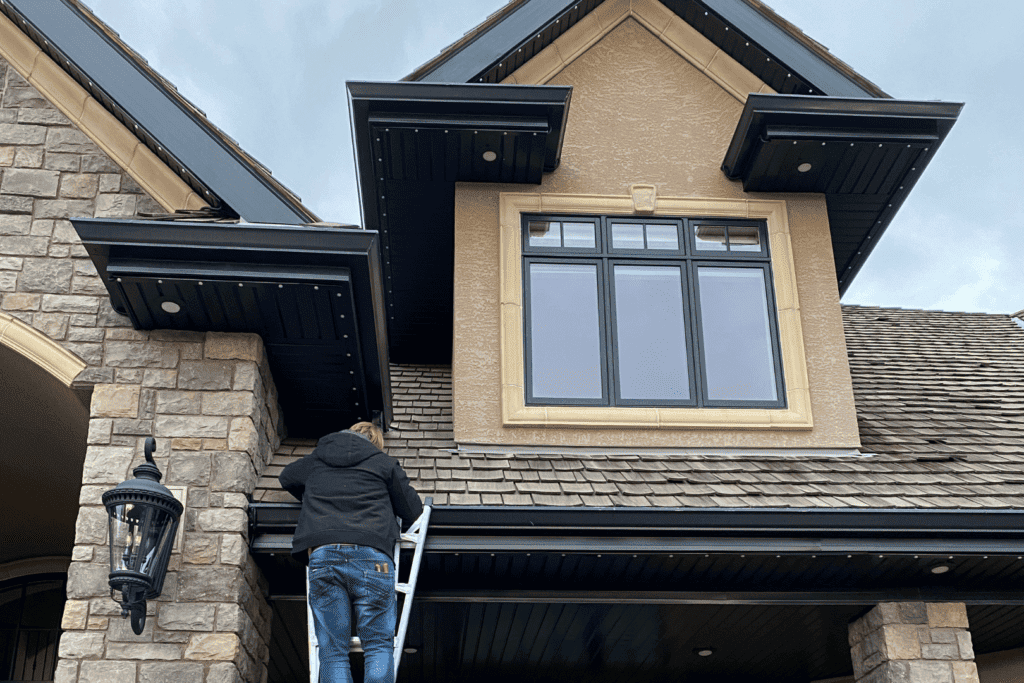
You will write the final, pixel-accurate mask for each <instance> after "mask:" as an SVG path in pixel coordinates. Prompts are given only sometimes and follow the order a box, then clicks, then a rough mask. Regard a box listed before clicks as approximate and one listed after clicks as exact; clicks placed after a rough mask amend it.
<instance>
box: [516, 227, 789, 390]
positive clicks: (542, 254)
mask: <svg viewBox="0 0 1024 683" xmlns="http://www.w3.org/2000/svg"><path fill="white" fill-rule="evenodd" d="M573 220H577V221H593V222H594V223H595V227H596V234H595V248H593V249H572V248H564V247H536V246H535V247H531V246H530V245H529V228H528V226H529V222H530V221H559V222H572V221H573ZM612 223H634V224H640V225H649V224H663V225H668V224H672V225H675V226H676V227H677V235H678V237H679V245H678V249H676V250H662V249H649V248H646V245H647V241H646V230H645V233H644V234H645V249H644V250H637V249H614V248H613V247H612V234H611V233H612V228H611V226H612ZM708 224H711V225H715V226H725V227H726V228H727V231H728V228H730V227H733V226H735V227H748V228H749V227H757V229H758V235H759V240H760V245H761V249H760V251H757V252H754V251H729V250H728V249H726V250H723V251H709V250H698V249H696V244H695V228H696V226H699V225H708ZM520 243H521V245H522V259H521V260H522V264H521V268H522V278H523V342H524V353H525V358H524V370H525V373H526V377H524V394H525V399H526V405H537V406H540V405H551V406H581V407H590V406H593V407H622V408H628V407H664V408H757V409H776V408H786V407H787V396H786V388H785V377H784V375H783V368H782V345H781V342H780V337H779V332H780V330H779V321H778V309H777V306H776V303H775V288H774V286H773V282H774V281H773V273H772V267H771V252H770V245H769V244H768V228H767V223H766V221H764V220H754V219H736V218H715V217H694V218H690V217H680V218H674V217H664V216H657V217H654V216H652V217H649V218H647V217H642V216H640V217H637V216H617V215H614V214H611V215H596V214H572V215H570V214H541V213H524V214H522V217H521V225H520ZM532 263H564V264H583V263H589V264H596V265H597V282H598V285H597V286H598V296H597V300H598V325H599V328H598V329H599V336H600V344H601V347H600V354H601V361H600V363H601V387H602V398H601V399H564V398H562V399H555V398H548V397H544V396H537V395H535V394H534V392H533V354H532V339H531V315H532V311H531V293H532V292H531V281H530V264H532ZM616 265H650V266H658V265H663V266H669V265H675V266H678V267H679V268H680V271H681V278H682V280H681V281H682V286H683V289H684V292H683V299H682V302H683V323H684V326H685V333H684V338H685V341H686V344H687V354H686V356H687V360H686V367H687V377H688V380H689V391H690V398H689V399H686V400H682V399H675V400H672V399H661V400H650V399H623V398H622V396H621V389H620V386H619V381H618V377H617V374H618V373H617V371H616V368H617V363H618V358H617V353H618V344H617V343H616V335H617V327H616V324H617V317H616V310H615V279H614V268H615V266H616ZM702 266H705V267H706V266H710V267H740V268H750V267H756V268H760V269H761V270H762V271H763V272H764V278H765V280H764V281H765V299H766V302H767V308H768V311H767V313H768V333H769V339H770V346H771V354H772V368H773V372H774V376H775V392H776V397H777V399H776V400H775V401H761V400H722V399H717V400H715V399H711V398H708V396H707V390H706V387H707V367H706V363H705V350H704V348H703V343H702V339H703V317H702V315H701V308H700V285H699V282H698V275H697V269H698V268H700V267H702Z"/></svg>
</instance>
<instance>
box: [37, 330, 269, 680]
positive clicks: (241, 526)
mask: <svg viewBox="0 0 1024 683" xmlns="http://www.w3.org/2000/svg"><path fill="white" fill-rule="evenodd" d="M114 337H115V338H113V339H112V338H111V337H110V336H109V335H108V337H107V341H106V342H105V343H104V352H103V358H104V360H105V362H106V363H108V364H112V365H113V366H115V369H116V371H117V373H116V376H117V377H118V378H119V381H118V382H117V383H103V384H97V385H96V386H95V389H94V391H93V397H92V406H91V409H92V410H91V419H90V423H89V447H88V451H87V453H86V458H85V468H84V473H83V486H82V492H81V504H82V507H81V509H80V511H79V516H78V522H77V526H76V540H75V549H74V554H73V557H72V560H73V561H72V563H71V567H70V568H69V570H68V602H67V604H66V606H65V611H64V620H63V623H62V628H63V629H64V633H63V634H62V636H61V640H60V647H59V656H60V661H59V663H58V668H57V675H56V680H57V682H58V683H75V682H76V681H77V682H79V683H99V682H103V683H135V682H136V681H139V683H204V682H205V683H235V682H238V681H254V682H256V681H261V680H264V677H265V675H266V665H267V658H268V653H269V647H268V643H269V639H270V624H271V610H270V607H269V605H268V604H267V602H266V599H265V598H264V595H265V593H266V585H265V582H264V580H263V578H262V575H261V573H260V572H259V570H258V569H257V567H256V565H255V564H254V562H253V559H252V555H250V554H249V546H248V533H247V531H248V517H247V515H246V507H247V506H248V500H247V494H249V493H251V492H252V490H253V487H254V486H255V484H256V480H257V478H258V477H259V475H260V474H261V473H262V471H263V469H264V468H265V466H266V464H267V462H268V461H269V460H270V457H271V455H272V454H273V453H274V451H275V449H276V448H277V446H278V445H279V438H278V429H279V427H280V415H279V413H278V408H277V394H276V390H275V388H274V384H273V381H272V379H271V376H270V370H269V366H268V364H267V358H266V353H265V351H264V348H263V343H262V341H261V340H260V338H259V336H257V335H252V334H221V333H216V332H207V333H203V332H174V331H154V332H149V333H142V332H134V331H131V330H122V331H121V332H120V333H119V334H117V335H115V336H114ZM150 434H152V435H154V436H155V437H156V438H157V453H156V458H155V459H156V462H157V466H158V467H160V469H161V471H162V472H164V474H165V476H164V483H165V484H167V485H168V486H169V487H173V488H179V489H181V488H184V489H185V495H186V501H187V505H186V509H185V512H184V515H183V519H182V522H181V526H182V527H183V533H182V535H181V541H180V545H179V547H178V550H177V551H176V552H175V553H174V554H172V556H171V561H170V566H169V568H168V575H167V579H166V581H165V583H164V590H163V594H162V595H161V596H160V598H158V599H157V600H155V601H152V602H150V604H149V605H148V612H147V613H148V615H149V616H148V617H147V621H146V628H145V630H144V631H143V633H142V635H141V636H136V635H135V634H134V633H133V632H132V631H131V628H130V626H129V624H128V622H127V621H125V620H123V619H121V618H120V616H119V614H120V610H119V607H118V605H117V604H116V603H114V602H113V601H112V600H111V599H110V597H109V588H108V587H107V572H108V571H109V566H108V554H109V551H108V545H107V533H106V512H105V509H104V508H103V506H102V502H101V500H100V496H101V495H102V493H103V492H104V491H106V490H108V489H110V488H111V487H113V486H115V485H116V484H118V483H119V482H121V481H123V480H124V479H125V478H127V477H128V476H130V473H131V469H132V468H133V467H135V466H137V465H138V464H139V463H140V462H142V460H143V457H142V443H143V441H144V438H145V437H146V436H148V435H150ZM173 488H172V490H173Z"/></svg>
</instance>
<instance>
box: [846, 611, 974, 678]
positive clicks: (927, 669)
mask: <svg viewBox="0 0 1024 683" xmlns="http://www.w3.org/2000/svg"><path fill="white" fill-rule="evenodd" d="M968 628H969V626H968V622H967V608H966V607H965V606H964V604H963V603H959V602H951V603H924V602H883V603H879V604H878V605H876V606H875V607H874V608H873V609H872V610H871V611H870V612H868V613H867V614H865V615H864V616H863V617H861V618H860V619H857V620H856V621H854V622H853V623H852V624H850V652H851V655H852V658H853V673H854V680H855V681H856V683H978V668H977V666H976V665H975V663H974V647H973V646H972V644H971V633H970V631H969V630H968Z"/></svg>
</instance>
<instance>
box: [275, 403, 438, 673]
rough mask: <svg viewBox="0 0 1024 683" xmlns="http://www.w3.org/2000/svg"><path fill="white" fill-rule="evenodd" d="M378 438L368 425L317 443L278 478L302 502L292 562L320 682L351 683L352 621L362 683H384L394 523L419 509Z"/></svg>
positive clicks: (392, 598)
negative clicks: (305, 601) (307, 612)
mask: <svg viewBox="0 0 1024 683" xmlns="http://www.w3.org/2000/svg"><path fill="white" fill-rule="evenodd" d="M383 447H384V436H383V434H381V431H380V429H379V428H378V427H377V426H376V425H374V424H372V423H369V422H359V423H357V424H355V425H353V426H352V428H351V429H347V430H345V431H342V432H335V433H333V434H328V435H327V436H325V437H323V438H322V439H320V441H319V442H318V443H317V445H316V448H315V449H314V450H313V452H312V453H311V454H310V455H307V456H305V457H304V458H302V459H301V460H298V461H296V462H293V463H292V464H290V465H288V466H287V467H285V468H284V471H283V472H281V475H280V477H279V480H280V481H281V486H282V487H283V488H284V489H285V490H286V491H288V492H289V493H291V494H292V495H294V496H295V497H296V498H298V499H299V500H301V501H302V511H301V512H300V513H299V521H298V524H297V526H296V529H295V537H294V539H293V540H292V554H293V555H295V556H296V557H298V558H299V559H300V560H302V561H303V562H306V561H308V563H309V605H310V608H311V610H312V613H313V622H314V627H315V632H316V638H317V641H318V643H319V646H320V681H321V682H322V683H351V681H352V673H351V671H350V669H349V641H350V639H351V636H352V618H353V616H354V617H355V621H356V628H355V631H356V634H357V635H358V636H359V640H360V641H361V642H362V648H363V656H364V659H365V675H364V681H365V682H366V683H393V682H394V679H395V661H394V655H393V647H394V635H395V620H396V611H395V606H396V601H397V598H396V594H395V572H396V571H397V566H396V565H395V562H394V560H397V559H398V558H392V557H391V555H392V553H393V549H394V548H395V547H396V546H395V544H396V542H397V540H398V538H399V528H398V523H397V522H396V520H395V517H396V516H397V517H401V519H402V526H403V527H408V526H409V525H410V524H412V522H413V521H414V520H415V519H416V518H417V517H419V516H420V513H421V512H422V510H423V505H422V503H421V502H420V497H419V495H418V494H417V493H416V491H415V490H414V489H413V488H412V486H411V485H410V484H409V478H408V477H407V476H406V474H405V471H404V470H402V467H401V465H399V464H398V461H397V460H395V459H394V458H392V457H391V456H389V455H387V454H386V453H384V452H383V450H382V449H383Z"/></svg>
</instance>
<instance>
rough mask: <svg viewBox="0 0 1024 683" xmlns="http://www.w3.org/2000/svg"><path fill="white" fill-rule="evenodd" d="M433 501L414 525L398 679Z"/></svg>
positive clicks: (397, 650)
mask: <svg viewBox="0 0 1024 683" xmlns="http://www.w3.org/2000/svg"><path fill="white" fill-rule="evenodd" d="M431 503H433V500H428V501H427V504H426V505H424V506H423V514H421V515H420V517H419V519H417V520H416V522H415V523H414V525H413V526H414V527H416V531H415V539H416V549H415V550H414V551H413V556H412V566H411V567H410V569H409V581H408V583H407V584H406V590H405V603H404V604H403V605H402V617H401V619H400V620H399V622H398V635H396V636H395V677H396V679H397V677H398V665H399V664H400V663H401V661H402V649H403V647H404V645H405V635H406V632H407V631H408V630H409V616H410V615H411V614H412V601H413V596H414V595H415V593H416V580H417V579H418V578H419V574H420V563H421V562H422V561H423V546H425V545H426V543H427V527H428V526H429V524H430V509H431V506H430V504H431ZM410 531H412V529H411V528H410ZM397 575H398V571H397V569H396V570H395V576H396V579H395V580H396V582H397V580H398V579H397Z"/></svg>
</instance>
